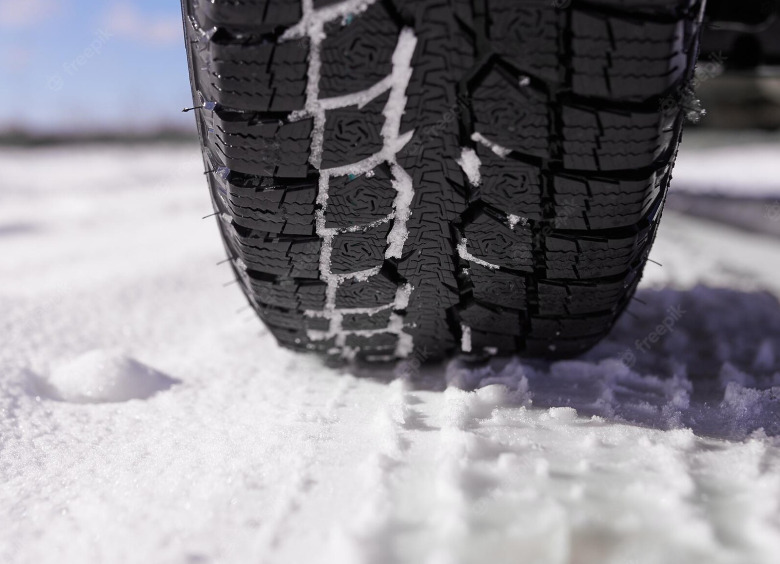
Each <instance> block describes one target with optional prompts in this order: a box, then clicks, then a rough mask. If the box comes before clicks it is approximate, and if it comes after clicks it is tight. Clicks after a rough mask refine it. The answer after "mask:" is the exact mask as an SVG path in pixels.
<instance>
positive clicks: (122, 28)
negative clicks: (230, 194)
mask: <svg viewBox="0 0 780 564" xmlns="http://www.w3.org/2000/svg"><path fill="white" fill-rule="evenodd" d="M0 70H1V71H2V75H3V80H2V81H0V99H1V100H2V103H0V137H2V138H3V139H4V140H5V141H6V142H9V143H13V142H22V141H24V140H29V139H38V140H42V139H44V138H59V139H66V138H68V137H85V136H95V135H102V136H117V137H131V136H141V135H142V136H153V135H159V136H175V137H190V138H191V137H192V136H193V135H194V133H195V130H194V120H193V118H192V116H191V115H190V116H187V115H182V114H181V113H180V110H181V108H182V106H184V105H186V104H188V103H189V99H190V88H189V84H188V78H187V61H186V56H185V52H184V45H183V39H182V25H181V15H180V7H179V3H178V2H177V1H175V0H164V1H162V2H161V1H159V0H117V1H111V0H109V1H96V0H25V1H24V2H19V1H17V0H0Z"/></svg>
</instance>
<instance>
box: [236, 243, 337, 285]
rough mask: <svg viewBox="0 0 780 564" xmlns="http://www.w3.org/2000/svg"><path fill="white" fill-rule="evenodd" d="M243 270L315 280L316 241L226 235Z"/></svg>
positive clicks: (318, 246) (317, 271)
mask: <svg viewBox="0 0 780 564" xmlns="http://www.w3.org/2000/svg"><path fill="white" fill-rule="evenodd" d="M228 236H229V237H230V240H231V242H232V243H233V244H232V245H231V246H232V247H233V248H234V249H235V250H236V252H237V254H238V256H239V258H241V260H243V261H244V263H245V264H246V265H247V268H249V269H250V270H253V271H257V272H260V273H263V274H273V275H277V276H292V277H297V278H313V279H319V265H320V247H321V246H322V241H320V240H319V239H311V238H300V239H292V240H290V239H281V238H268V239H266V238H264V237H252V236H245V235H240V234H238V233H237V232H234V233H233V234H228Z"/></svg>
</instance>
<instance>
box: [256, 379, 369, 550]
mask: <svg viewBox="0 0 780 564" xmlns="http://www.w3.org/2000/svg"><path fill="white" fill-rule="evenodd" d="M315 383H316V384H317V385H315ZM322 385H323V384H322V383H321V381H320V380H317V379H316V378H309V379H307V383H306V386H305V387H304V388H302V389H301V390H300V392H299V394H298V397H297V398H294V399H291V401H290V405H298V406H303V407H302V408H301V409H298V410H297V411H295V412H294V413H292V414H291V416H290V425H291V426H292V427H303V429H300V430H299V431H300V432H299V433H297V435H294V434H293V433H290V436H291V437H293V436H295V437H296V438H297V441H295V442H294V443H292V444H290V445H289V448H288V452H289V453H291V455H292V456H294V467H293V468H292V469H290V471H289V473H288V475H287V478H286V479H285V480H284V483H282V484H277V487H278V489H279V490H280V491H281V492H283V493H282V494H281V496H280V497H279V499H278V501H277V502H276V504H275V507H274V508H273V509H272V510H271V511H270V517H268V518H266V519H265V522H266V523H267V524H266V525H265V527H264V528H263V530H262V532H261V535H260V538H259V542H258V546H257V547H256V550H254V551H253V553H254V554H258V555H262V561H263V562H268V561H274V560H275V557H276V552H277V550H278V549H279V548H280V546H281V544H282V542H283V541H284V540H285V536H286V533H287V531H288V530H289V529H290V523H291V522H292V521H293V519H294V517H295V515H296V513H297V512H298V510H299V509H300V508H301V506H302V505H304V502H305V501H306V498H307V495H308V493H309V491H310V490H311V488H312V486H313V485H314V484H315V483H316V476H317V474H316V472H315V465H316V463H317V460H318V458H319V457H318V455H319V454H320V452H319V451H320V450H321V447H323V446H324V445H326V444H327V443H328V438H329V434H330V431H331V429H332V427H333V426H334V425H335V424H336V423H337V422H338V420H339V418H338V415H337V412H338V410H339V409H340V408H341V407H343V406H344V398H345V396H346V395H347V394H348V392H349V391H350V390H351V389H353V388H354V387H355V385H356V383H355V379H354V378H353V377H352V376H349V375H344V376H343V377H342V378H340V380H339V382H338V384H337V385H336V387H335V389H334V390H333V392H332V393H331V395H330V396H329V397H328V399H327V400H326V401H325V402H324V403H323V404H322V407H321V408H319V409H314V410H310V409H309V406H310V405H311V404H310V403H309V401H308V400H309V397H313V398H315V401H316V398H317V397H321V396H322V390H320V389H318V388H319V387H322ZM307 396H309V397H307Z"/></svg>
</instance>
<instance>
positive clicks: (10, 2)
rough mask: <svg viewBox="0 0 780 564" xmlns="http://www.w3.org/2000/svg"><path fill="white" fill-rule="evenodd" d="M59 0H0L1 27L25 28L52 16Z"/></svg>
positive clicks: (56, 9) (57, 7)
mask: <svg viewBox="0 0 780 564" xmlns="http://www.w3.org/2000/svg"><path fill="white" fill-rule="evenodd" d="M58 9H59V6H58V3H57V0H0V28H6V29H7V28H25V27H31V26H34V25H35V24H38V23H40V22H41V21H43V20H47V19H49V18H51V17H52V16H53V15H54V14H55V13H56V12H57V11H58Z"/></svg>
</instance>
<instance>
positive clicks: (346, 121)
mask: <svg viewBox="0 0 780 564" xmlns="http://www.w3.org/2000/svg"><path fill="white" fill-rule="evenodd" d="M387 98H388V94H383V95H382V96H378V97H377V98H375V99H374V100H372V101H371V102H369V103H368V104H366V105H365V106H363V108H358V107H357V106H348V107H346V108H339V109H335V110H328V111H327V112H326V113H325V141H324V145H323V151H322V167H323V168H333V167H337V166H346V165H350V164H353V163H356V162H358V161H360V160H363V159H365V158H367V157H370V156H371V155H373V154H374V153H377V152H379V151H380V150H381V149H382V145H383V140H382V125H384V123H385V118H384V116H383V115H382V109H383V108H384V106H385V104H386V103H387Z"/></svg>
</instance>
